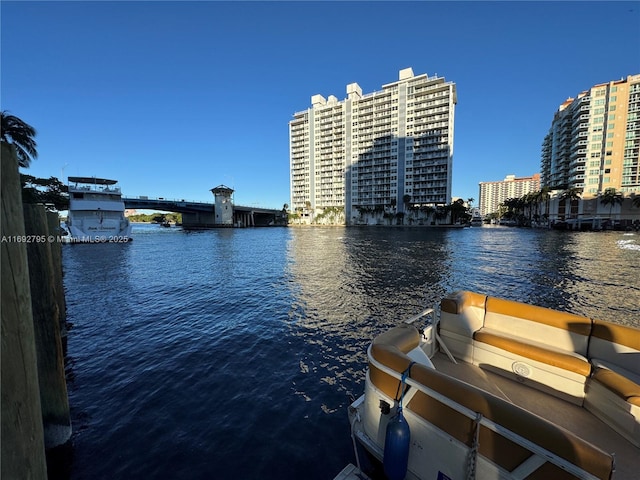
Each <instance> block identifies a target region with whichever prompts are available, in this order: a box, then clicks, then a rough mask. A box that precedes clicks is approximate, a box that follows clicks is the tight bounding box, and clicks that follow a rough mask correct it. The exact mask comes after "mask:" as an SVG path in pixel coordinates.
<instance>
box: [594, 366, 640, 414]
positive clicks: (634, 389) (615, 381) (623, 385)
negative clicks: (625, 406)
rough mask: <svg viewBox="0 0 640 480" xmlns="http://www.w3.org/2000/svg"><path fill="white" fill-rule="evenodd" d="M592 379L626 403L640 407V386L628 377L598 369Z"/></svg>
mask: <svg viewBox="0 0 640 480" xmlns="http://www.w3.org/2000/svg"><path fill="white" fill-rule="evenodd" d="M591 378H592V380H594V381H597V382H599V383H600V384H602V385H604V386H605V387H606V388H607V389H609V390H610V391H612V392H613V393H615V394H616V395H617V396H619V397H620V398H622V399H623V400H625V401H626V402H628V403H630V404H632V405H637V406H639V407H640V385H638V384H637V383H635V382H633V381H631V380H629V379H628V378H627V377H625V376H623V375H620V374H619V373H616V372H614V371H612V370H609V369H607V368H596V369H595V371H594V372H593V376H592V377H591Z"/></svg>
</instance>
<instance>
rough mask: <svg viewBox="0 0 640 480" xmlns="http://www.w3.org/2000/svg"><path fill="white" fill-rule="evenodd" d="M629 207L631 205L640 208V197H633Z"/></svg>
mask: <svg viewBox="0 0 640 480" xmlns="http://www.w3.org/2000/svg"><path fill="white" fill-rule="evenodd" d="M631 205H633V206H634V207H638V208H640V195H637V194H636V195H634V196H633V200H631Z"/></svg>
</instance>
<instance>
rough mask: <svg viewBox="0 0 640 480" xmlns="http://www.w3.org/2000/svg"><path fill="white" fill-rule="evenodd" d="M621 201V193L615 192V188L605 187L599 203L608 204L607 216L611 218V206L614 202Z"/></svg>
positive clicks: (620, 202)
mask: <svg viewBox="0 0 640 480" xmlns="http://www.w3.org/2000/svg"><path fill="white" fill-rule="evenodd" d="M623 201H624V197H623V196H622V193H620V192H617V191H616V189H615V188H607V189H606V190H605V191H604V193H603V194H602V198H600V203H601V204H603V205H609V218H611V212H612V211H613V207H614V206H615V205H616V204H618V205H622V202H623Z"/></svg>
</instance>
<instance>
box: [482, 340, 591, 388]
mask: <svg viewBox="0 0 640 480" xmlns="http://www.w3.org/2000/svg"><path fill="white" fill-rule="evenodd" d="M473 339H474V340H475V341H477V342H482V343H486V344H488V345H492V346H494V347H496V348H500V349H502V350H506V351H508V352H511V353H514V354H516V355H521V356H523V357H526V358H529V359H531V360H535V361H537V362H541V363H545V364H547V365H552V366H554V367H558V368H562V369H564V370H568V371H570V372H575V373H578V374H580V375H583V376H585V377H588V376H589V375H590V374H591V364H590V363H589V361H588V360H587V359H586V358H584V357H582V356H580V355H578V354H575V353H573V352H564V351H561V350H558V349H552V348H549V347H546V346H542V345H539V344H536V343H534V342H532V341H530V340H527V339H519V338H517V337H513V336H506V335H501V334H500V333H497V332H495V331H491V330H490V329H485V328H482V329H480V330H478V331H477V332H475V333H474V334H473Z"/></svg>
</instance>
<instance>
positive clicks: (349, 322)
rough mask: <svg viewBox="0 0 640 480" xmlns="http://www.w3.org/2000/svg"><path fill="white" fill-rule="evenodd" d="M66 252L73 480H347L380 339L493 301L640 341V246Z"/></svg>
mask: <svg viewBox="0 0 640 480" xmlns="http://www.w3.org/2000/svg"><path fill="white" fill-rule="evenodd" d="M134 236H135V241H134V242H132V243H130V244H100V245H73V246H65V247H64V251H63V262H64V271H65V277H64V279H65V287H66V295H67V306H68V313H67V318H68V320H69V321H70V322H71V323H72V324H73V328H72V329H71V330H70V332H69V339H68V362H69V364H68V371H69V376H70V383H69V397H70V403H71V405H72V417H73V426H74V431H75V433H74V438H73V443H74V453H73V461H72V462H71V466H70V475H69V478H70V479H71V480H80V479H91V480H93V479H127V480H129V479H234V480H235V479H289V478H291V479H294V478H296V479H297V478H309V479H332V478H333V477H334V475H336V474H337V473H338V472H339V471H340V470H341V469H342V467H343V466H344V465H346V464H347V463H348V462H350V461H353V452H352V446H351V440H350V436H349V425H348V421H347V414H346V407H347V406H348V404H349V403H350V400H349V395H350V394H352V395H354V396H358V395H360V394H361V392H362V390H363V380H364V371H365V366H366V365H365V359H366V356H365V350H366V346H367V344H368V342H369V341H370V339H371V338H372V337H373V336H374V335H375V334H376V333H378V332H380V331H382V330H383V329H386V328H387V327H388V326H390V325H393V324H395V323H397V322H399V321H400V320H402V319H404V318H406V317H408V316H411V315H413V314H415V313H417V312H418V311H419V310H420V309H422V308H423V307H426V306H433V304H434V303H435V302H436V301H437V299H438V298H440V297H441V296H442V295H443V294H445V293H446V292H449V291H452V290H456V289H469V290H476V291H480V292H484V293H488V294H492V295H497V296H502V297H506V298H510V299H514V300H521V301H527V302H532V303H534V304H538V305H542V306H549V307H554V308H558V309H561V310H570V311H573V312H577V313H579V314H584V315H588V316H591V317H595V318H602V319H609V320H613V321H617V322H620V323H626V324H633V325H640V234H638V233H627V234H625V233H622V232H610V233H602V232H600V233H591V232H584V233H569V232H553V231H551V232H549V231H533V230H525V229H512V228H506V227H482V228H466V229H463V230H444V229H443V230H427V229H408V228H407V229H388V228H362V229H360V228H355V227H354V228H349V229H345V228H289V229H284V228H270V229H268V228H267V229H221V230H211V231H205V232H196V233H186V232H183V231H182V230H180V229H176V228H172V229H162V228H160V227H157V226H151V225H136V226H135V227H134Z"/></svg>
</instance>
